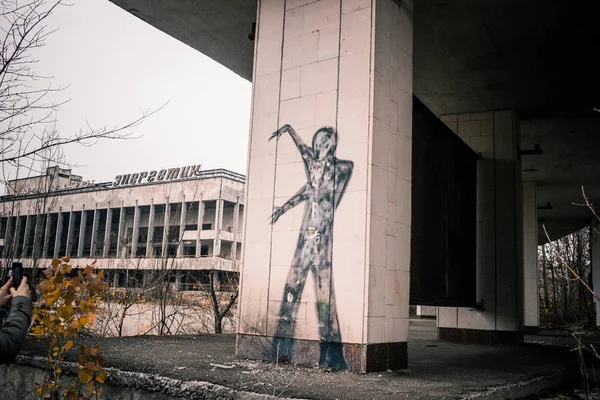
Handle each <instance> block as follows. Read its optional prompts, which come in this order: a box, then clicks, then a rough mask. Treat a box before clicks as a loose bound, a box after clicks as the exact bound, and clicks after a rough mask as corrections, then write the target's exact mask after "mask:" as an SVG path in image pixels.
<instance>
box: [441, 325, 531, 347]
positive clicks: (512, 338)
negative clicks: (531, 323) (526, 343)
mask: <svg viewBox="0 0 600 400" xmlns="http://www.w3.org/2000/svg"><path fill="white" fill-rule="evenodd" d="M438 337H439V339H440V340H446V341H448V342H458V343H476V344H508V345H517V344H519V343H522V342H523V331H488V330H483V329H464V328H438Z"/></svg>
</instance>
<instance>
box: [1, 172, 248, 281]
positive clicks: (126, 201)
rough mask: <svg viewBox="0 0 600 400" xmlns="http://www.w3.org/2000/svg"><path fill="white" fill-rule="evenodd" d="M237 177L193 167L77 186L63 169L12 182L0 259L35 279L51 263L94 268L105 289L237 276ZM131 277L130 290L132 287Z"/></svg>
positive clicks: (240, 199) (240, 196)
mask: <svg viewBox="0 0 600 400" xmlns="http://www.w3.org/2000/svg"><path fill="white" fill-rule="evenodd" d="M244 186H245V177H244V176H243V175H240V174H237V173H234V172H231V171H227V170H224V169H215V170H201V169H200V167H199V166H188V167H181V168H170V169H164V170H158V171H145V172H138V173H129V174H124V175H119V176H117V177H115V179H114V181H111V182H103V183H95V182H93V181H84V180H83V179H82V177H81V176H78V175H74V174H72V173H71V170H68V169H60V168H58V167H52V168H48V169H47V171H46V173H45V174H43V175H41V176H35V177H29V178H25V179H18V180H12V181H10V182H9V183H8V185H7V188H6V195H5V196H2V197H1V198H0V252H1V254H2V256H3V259H4V260H5V262H10V261H15V260H21V261H23V263H24V266H25V268H26V269H32V268H33V267H34V266H35V267H38V268H39V270H38V271H36V272H37V273H40V272H41V270H43V269H44V267H45V266H47V265H49V263H50V260H51V259H52V258H61V257H65V256H70V257H71V258H72V259H73V261H72V263H73V264H74V265H79V266H85V265H86V264H90V263H92V262H93V261H94V260H96V266H97V268H98V269H101V270H105V273H106V276H107V279H108V280H109V281H110V282H111V283H112V284H113V285H114V286H117V287H118V286H121V285H125V284H128V285H132V284H134V285H136V284H139V285H141V283H143V281H144V279H146V277H147V275H148V272H149V271H152V270H154V269H156V268H162V267H164V266H168V268H171V269H173V270H174V272H173V274H172V279H173V281H174V283H175V284H176V286H177V287H178V288H179V289H180V290H196V289H198V288H201V287H202V285H198V283H207V282H208V281H209V280H210V275H209V274H211V273H212V274H213V277H218V279H219V280H218V282H221V281H222V280H223V275H224V272H235V273H236V274H237V272H238V271H239V260H240V254H241V238H242V227H243V214H244ZM132 279H133V283H132Z"/></svg>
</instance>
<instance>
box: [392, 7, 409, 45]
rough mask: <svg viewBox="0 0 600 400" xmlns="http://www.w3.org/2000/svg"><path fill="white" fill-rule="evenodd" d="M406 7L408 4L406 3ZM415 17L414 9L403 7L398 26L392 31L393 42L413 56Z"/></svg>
mask: <svg viewBox="0 0 600 400" xmlns="http://www.w3.org/2000/svg"><path fill="white" fill-rule="evenodd" d="M404 4H405V5H406V2H404ZM413 15H414V9H413V8H412V7H410V6H409V7H401V8H400V11H399V17H398V25H397V27H396V29H395V30H393V31H392V40H393V41H395V42H396V43H398V45H399V46H400V47H401V48H402V49H403V50H404V51H406V52H407V53H408V54H410V55H411V56H412V54H413Z"/></svg>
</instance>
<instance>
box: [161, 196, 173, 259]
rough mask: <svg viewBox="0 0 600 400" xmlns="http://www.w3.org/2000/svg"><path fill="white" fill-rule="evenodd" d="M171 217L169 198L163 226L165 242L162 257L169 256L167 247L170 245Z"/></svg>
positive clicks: (163, 241) (166, 201)
mask: <svg viewBox="0 0 600 400" xmlns="http://www.w3.org/2000/svg"><path fill="white" fill-rule="evenodd" d="M170 215H171V205H170V203H169V197H167V198H166V199H165V218H164V221H165V222H164V225H163V240H162V253H161V257H166V255H167V245H168V243H169V218H170Z"/></svg>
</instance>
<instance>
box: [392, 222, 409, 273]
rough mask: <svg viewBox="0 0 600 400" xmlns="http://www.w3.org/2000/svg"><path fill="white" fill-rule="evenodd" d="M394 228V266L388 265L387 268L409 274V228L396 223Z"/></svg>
mask: <svg viewBox="0 0 600 400" xmlns="http://www.w3.org/2000/svg"><path fill="white" fill-rule="evenodd" d="M396 226H397V233H396V242H395V245H396V247H395V251H396V253H397V255H396V265H392V266H389V265H388V268H390V267H392V268H395V269H397V270H398V271H403V272H410V240H411V238H410V226H406V225H403V224H400V223H397V224H396Z"/></svg>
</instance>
